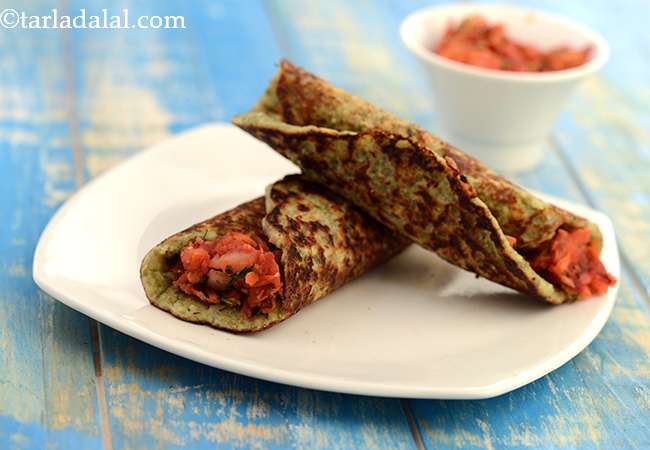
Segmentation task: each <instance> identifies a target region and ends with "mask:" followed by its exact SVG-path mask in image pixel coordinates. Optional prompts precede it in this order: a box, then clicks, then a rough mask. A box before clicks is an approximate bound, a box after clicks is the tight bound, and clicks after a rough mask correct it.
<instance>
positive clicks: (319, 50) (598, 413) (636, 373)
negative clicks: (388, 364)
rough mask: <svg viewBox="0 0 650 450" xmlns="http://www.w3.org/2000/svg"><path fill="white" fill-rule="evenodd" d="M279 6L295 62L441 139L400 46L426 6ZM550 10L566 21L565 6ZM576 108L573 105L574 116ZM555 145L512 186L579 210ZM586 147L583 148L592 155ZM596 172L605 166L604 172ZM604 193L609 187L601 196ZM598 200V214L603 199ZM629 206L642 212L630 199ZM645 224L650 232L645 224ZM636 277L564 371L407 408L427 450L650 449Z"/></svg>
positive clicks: (644, 328)
mask: <svg viewBox="0 0 650 450" xmlns="http://www.w3.org/2000/svg"><path fill="white" fill-rule="evenodd" d="M273 4H274V5H275V8H274V9H273V10H272V17H275V18H274V23H275V24H276V26H275V27H276V29H277V30H281V32H282V33H284V37H283V38H282V39H280V42H287V44H285V45H287V53H288V55H289V56H290V57H291V59H292V60H294V61H297V62H298V63H300V64H304V65H305V66H307V67H308V68H310V69H311V70H313V71H315V72H316V73H319V74H321V75H322V76H323V77H325V78H327V79H329V80H332V81H334V82H335V83H337V84H339V85H340V86H342V87H345V88H347V89H350V90H352V91H353V92H355V93H357V94H359V95H361V96H363V97H366V98H368V99H370V100H373V101H375V102H377V103H379V104H382V105H383V106H384V107H386V108H388V109H390V110H392V111H393V112H396V113H398V114H400V115H402V116H404V117H407V118H410V119H411V120H414V121H417V122H420V123H422V124H424V125H427V126H428V127H429V128H431V129H433V130H435V113H434V111H433V107H432V104H431V102H430V101H429V97H428V96H427V95H428V91H427V90H426V88H425V87H423V83H422V81H421V79H420V73H419V71H418V70H417V69H416V68H414V67H412V65H411V64H410V63H409V62H408V59H407V55H406V54H405V53H406V52H405V51H404V50H403V49H401V48H396V47H395V39H397V38H396V35H395V34H396V32H395V30H396V29H397V25H398V23H399V20H400V19H401V18H402V17H404V16H405V15H406V14H407V13H408V12H409V11H412V10H414V9H417V8H418V7H420V6H421V2H412V3H411V2H399V3H398V2H379V3H373V4H372V6H371V5H369V4H368V3H365V4H358V3H355V4H354V5H344V4H343V2H329V3H328V6H327V8H326V10H325V11H324V10H323V8H322V5H319V6H312V8H298V5H297V4H291V3H287V2H278V3H273ZM551 6H555V8H556V10H557V11H558V12H560V13H561V12H562V11H561V9H560V5H559V4H555V5H551ZM387 68H390V69H389V70H387ZM579 95H580V94H579ZM579 101H581V100H580V98H578V99H574V100H573V102H572V105H570V106H569V109H568V111H572V108H575V107H574V106H573V104H575V102H579ZM565 115H566V114H565ZM558 130H559V134H560V135H561V136H563V138H564V139H567V138H569V137H570V136H579V134H580V133H579V130H577V129H574V130H568V129H567V128H562V127H560V128H558ZM612 138H613V139H616V138H620V139H625V134H624V133H620V132H619V133H618V134H617V135H613V136H612ZM554 142H555V141H554V140H551V141H549V143H548V145H547V155H546V158H545V159H544V161H543V163H542V165H541V166H540V167H538V168H537V169H536V170H534V171H531V172H528V173H523V174H519V175H517V176H515V180H516V181H518V182H519V183H521V184H523V185H525V186H527V187H530V188H534V189H537V190H542V191H546V192H549V193H551V194H554V195H557V196H561V197H565V198H569V199H571V200H574V201H579V202H583V203H586V202H588V201H592V200H593V199H592V198H591V197H589V198H585V196H584V195H583V190H584V187H585V186H588V188H587V189H590V188H591V184H589V183H587V182H585V181H584V180H583V179H582V172H581V171H578V174H579V175H578V176H577V178H576V177H575V176H574V174H573V173H572V172H571V171H569V170H568V169H567V167H566V165H565V158H566V153H565V149H564V148H562V149H559V148H557V147H556V146H554V145H553V143H554ZM590 148H592V147H590V146H589V145H585V144H584V143H583V149H584V152H585V153H586V154H588V151H589V149H590ZM592 159H593V158H592ZM633 160H634V159H633ZM634 161H636V162H637V164H639V165H640V167H647V164H646V165H642V164H644V161H643V160H642V159H639V158H637V159H636V160H634ZM599 164H602V166H603V167H605V166H606V164H608V163H607V162H605V161H601V162H600V163H599ZM609 164H611V161H610V162H609ZM609 170H610V171H614V170H616V169H612V168H610V169H609ZM637 170H638V171H641V170H642V169H641V168H638V169H637ZM604 173H605V172H604ZM608 186H609V184H607V182H606V181H604V180H603V187H604V188H605V189H607V187H608ZM621 189H624V188H621ZM588 194H590V195H591V191H589V192H588ZM593 195H594V196H595V198H596V201H595V203H596V205H598V204H599V203H598V199H599V198H600V197H599V195H600V194H599V193H598V192H595V193H593ZM623 197H625V195H623ZM625 198H626V200H627V201H628V202H631V203H632V204H638V203H634V202H635V199H634V197H625ZM639 220H640V221H641V222H642V224H647V223H648V222H647V219H646V220H645V221H643V220H642V219H639ZM646 241H647V240H646ZM640 251H643V250H640ZM634 261H635V262H636V259H634ZM635 267H636V265H635ZM630 276H631V274H630V273H629V272H627V271H626V272H625V274H624V276H623V280H622V282H621V283H622V286H621V291H620V294H619V300H618V305H617V307H616V308H615V310H614V313H613V316H612V319H611V320H610V322H609V323H608V324H607V325H606V327H605V329H604V330H603V332H602V333H601V334H600V335H599V337H598V338H597V339H596V340H595V341H594V343H593V344H592V345H591V346H590V347H588V348H587V349H586V350H585V351H584V352H583V353H581V354H580V355H579V356H578V357H577V358H575V359H574V360H573V361H571V362H569V363H567V364H565V365H564V366H563V367H562V368H560V369H559V370H557V371H555V372H553V373H551V374H550V375H548V376H546V377H544V378H542V379H541V380H539V381H537V382H535V383H533V384H531V385H529V386H526V387H524V388H521V389H519V390H517V391H515V392H513V393H510V394H507V395H504V396H501V397H499V398H496V399H491V400H486V401H472V402H468V401H419V400H418V401H412V402H410V404H411V408H412V410H413V414H414V416H415V418H416V421H417V423H418V425H419V428H420V432H421V434H422V437H423V440H424V443H425V446H426V447H427V448H488V449H491V448H549V447H551V448H626V447H628V448H643V447H645V446H648V445H650V429H649V427H648V420H647V418H648V417H649V416H650V404H649V402H648V400H649V399H650V381H649V378H648V373H647V370H648V369H647V367H648V364H647V359H648V356H650V341H648V330H650V318H649V315H648V307H647V305H646V304H645V303H644V301H643V293H642V292H641V291H639V290H638V289H637V286H636V285H635V283H634V282H633V281H632V280H631V278H630Z"/></svg>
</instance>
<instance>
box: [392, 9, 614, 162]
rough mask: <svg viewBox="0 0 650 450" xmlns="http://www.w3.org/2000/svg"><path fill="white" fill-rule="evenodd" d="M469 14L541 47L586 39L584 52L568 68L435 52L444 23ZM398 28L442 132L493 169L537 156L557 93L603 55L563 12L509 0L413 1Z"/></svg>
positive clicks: (600, 41) (560, 96) (594, 38)
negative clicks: (503, 67)
mask: <svg viewBox="0 0 650 450" xmlns="http://www.w3.org/2000/svg"><path fill="white" fill-rule="evenodd" d="M470 14H480V15H481V16H483V17H484V18H485V19H486V20H488V21H489V22H490V23H502V24H504V26H505V31H506V34H507V35H508V37H510V38H512V39H513V40H515V41H517V42H520V43H523V44H528V45H533V46H535V47H536V48H539V49H542V50H548V49H550V48H553V47H557V46H560V45H568V46H571V47H572V48H584V46H586V45H591V47H592V56H591V59H590V60H589V61H588V62H587V63H585V64H583V65H581V66H579V67H576V68H573V69H567V70H561V71H556V72H543V73H523V72H506V71H498V70H490V69H482V68H479V67H474V66H470V65H467V64H462V63H458V62H455V61H452V60H450V59H447V58H443V57H441V56H438V55H437V54H435V53H434V52H433V49H434V48H435V46H436V44H437V42H438V41H439V39H440V38H442V36H443V34H444V32H445V30H446V27H447V24H448V23H449V22H450V21H451V22H452V23H454V24H458V23H459V22H460V20H462V19H463V18H464V17H466V16H468V15H470ZM401 36H402V41H403V42H404V44H405V45H406V47H407V48H408V49H409V50H410V51H411V52H412V53H413V54H414V55H415V56H416V58H417V59H418V61H419V62H420V63H421V65H422V67H423V68H424V70H425V72H426V74H427V77H428V79H429V81H430V82H431V85H432V86H433V94H434V101H435V106H436V108H437V110H438V112H439V114H440V125H441V130H442V137H443V138H445V139H446V140H448V141H449V142H451V143H452V144H454V145H456V146H457V147H459V148H461V149H462V150H464V151H466V152H468V153H470V154H473V155H474V156H476V157H477V158H479V159H480V160H481V161H483V162H484V163H486V164H487V165H488V166H490V167H492V168H494V169H495V170H497V171H516V170H523V169H528V168H531V167H533V166H534V165H535V164H536V163H537V162H538V161H539V160H540V159H541V157H542V149H543V144H544V140H545V139H546V137H547V136H548V135H549V133H550V130H551V128H552V126H553V122H554V120H555V118H556V116H557V114H558V112H559V111H560V109H561V108H562V106H563V104H564V102H565V100H566V99H567V98H568V97H569V95H570V94H571V92H572V91H573V89H574V88H575V87H576V85H577V84H578V82H579V81H580V80H582V79H583V78H585V77H586V76H587V75H590V74H592V73H594V72H596V71H597V70H598V69H600V68H601V67H602V66H603V65H604V64H605V62H606V61H607V59H608V57H609V46H608V45H607V42H606V41H605V39H604V38H603V37H602V36H601V35H599V34H598V33H596V32H594V31H592V30H589V29H587V28H586V27H584V26H582V25H580V24H578V23H576V22H573V21H570V20H568V19H564V18H561V17H557V16H554V15H551V14H547V13H542V12H539V11H534V10H530V9H525V8H518V7H514V6H509V5H446V6H434V7H430V8H425V9H421V10H419V11H416V12H415V13H413V14H411V15H410V16H408V17H407V18H406V19H405V20H404V21H403V22H402V25H401Z"/></svg>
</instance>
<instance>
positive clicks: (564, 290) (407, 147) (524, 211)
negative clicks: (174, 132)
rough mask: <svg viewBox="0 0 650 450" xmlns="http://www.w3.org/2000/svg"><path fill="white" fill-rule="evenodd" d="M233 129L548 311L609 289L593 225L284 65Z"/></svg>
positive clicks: (395, 227) (418, 239) (418, 131)
mask: <svg viewBox="0 0 650 450" xmlns="http://www.w3.org/2000/svg"><path fill="white" fill-rule="evenodd" d="M233 123H234V124H235V125H237V126H239V127H241V128H242V129H244V130H246V131H247V132H249V133H250V134H252V135H253V136H255V137H257V138H259V139H261V140H262V141H264V142H266V143H267V144H268V145H270V146H271V147H272V148H273V149H275V150H276V151H278V152H279V153H280V154H282V155H284V156H285V157H287V158H288V159H290V160H291V161H293V162H294V163H295V164H297V165H298V166H299V167H300V168H301V169H302V171H303V174H304V176H305V177H307V178H309V179H311V180H313V181H315V182H318V183H320V184H322V185H324V186H327V187H328V188H329V189H331V190H333V191H334V192H336V193H338V194H340V195H342V196H343V197H345V198H346V199H348V200H349V201H351V202H352V203H354V204H356V205H357V206H359V207H360V208H362V209H363V210H364V211H366V212H367V213H369V214H370V215H371V216H373V217H374V218H376V219H377V220H379V221H380V222H382V223H383V224H384V225H386V226H388V227H389V228H391V229H392V230H394V231H396V232H399V233H401V234H402V235H404V236H407V237H409V238H410V239H412V240H413V241H414V242H416V243H418V244H420V245H422V246H423V247H425V248H428V249H430V250H433V251H435V252H436V253H437V254H438V255H440V256H441V257H442V258H444V259H445V260H447V261H449V262H450V263H452V264H455V265H457V266H459V267H461V268H463V269H466V270H469V271H472V272H474V273H476V274H478V275H480V276H483V277H485V278H487V279H489V280H492V281H494V282H497V283H500V284H502V285H505V286H508V287H510V288H513V289H515V290H517V291H520V292H523V293H527V294H530V295H533V296H536V297H539V298H542V299H544V300H546V301H548V302H550V303H563V302H566V301H572V300H575V299H577V298H578V297H586V296H590V295H593V294H595V293H602V291H603V289H604V290H605V291H606V289H607V286H608V285H609V284H611V283H612V282H613V281H612V280H613V278H612V277H611V276H609V275H608V274H607V272H606V271H605V270H604V268H603V267H602V263H600V260H599V258H598V254H599V252H600V249H601V245H602V237H601V233H600V230H599V229H598V227H597V225H595V224H593V223H591V222H589V221H587V220H586V219H584V218H582V217H578V216H576V215H574V214H572V213H570V212H568V211H565V210H563V209H561V208H559V207H557V206H554V205H551V204H549V203H546V202H544V201H542V200H540V199H538V198H537V197H535V196H534V195H532V194H531V193H529V192H527V191H525V190H524V189H522V188H521V187H519V186H516V185H514V184H512V183H511V182H509V181H508V180H506V179H504V178H502V177H500V176H498V175H496V174H495V173H494V172H492V171H491V170H490V169H488V168H486V167H485V166H484V165H482V164H481V163H480V162H479V161H477V160H476V159H474V158H472V157H470V156H468V155H466V154H464V153H463V152H461V151H460V150H458V149H456V148H454V147H452V146H451V145H449V144H447V143H446V142H443V141H441V140H440V139H438V138H436V137H434V136H433V135H431V134H430V133H428V132H427V131H425V130H424V129H422V128H420V127H418V126H416V125H413V124H410V123H408V122H406V121H403V120H401V119H399V118H397V117H395V116H393V115H392V114H390V113H388V112H385V111H382V110H381V109H379V108H377V107H375V106H373V105H371V104H370V103H367V102H365V101H363V100H361V99H360V98H358V97H355V96H353V95H352V94H349V93H347V92H345V91H343V90H341V89H338V88H336V87H334V86H332V85H331V84H329V83H327V82H326V81H324V80H322V79H320V78H318V77H316V76H314V75H312V74H310V73H308V72H306V71H304V70H302V69H300V68H298V67H296V66H293V65H292V64H290V63H289V62H287V61H283V62H282V63H281V64H280V69H279V71H278V73H277V75H276V76H275V77H274V78H273V80H272V81H271V83H270V85H269V87H268V88H267V90H266V92H265V93H264V94H263V96H262V98H261V99H260V100H259V102H258V103H257V105H255V107H254V108H253V110H252V111H251V112H249V113H245V114H242V115H240V116H238V117H235V118H234V119H233ZM567 254H568V255H569V256H566V255H567ZM567 261H569V262H570V263H571V264H569V262H567ZM576 261H577V262H576ZM580 261H582V262H580ZM531 262H532V263H533V265H534V266H535V267H536V269H537V270H535V269H533V267H531ZM581 264H582V266H581ZM567 266H570V267H569V268H567ZM576 268H577V269H576ZM578 269H579V270H578ZM608 277H609V278H608ZM592 280H593V282H592Z"/></svg>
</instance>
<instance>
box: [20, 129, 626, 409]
mask: <svg viewBox="0 0 650 450" xmlns="http://www.w3.org/2000/svg"><path fill="white" fill-rule="evenodd" d="M233 128H235V127H233V126H232V125H230V124H228V123H225V122H213V123H208V124H203V125H200V126H197V127H193V128H190V129H188V130H186V131H183V132H182V133H178V134H175V135H173V136H171V137H169V138H168V139H164V140H162V141H160V142H158V143H156V144H154V145H151V146H149V147H146V148H144V149H143V150H141V151H139V152H138V153H136V154H135V155H133V156H131V157H129V158H126V159H125V160H124V161H121V162H120V163H118V164H117V165H116V166H115V167H113V168H111V169H109V170H107V171H106V172H104V173H102V174H100V175H99V176H97V177H95V178H93V179H92V180H90V181H89V182H87V183H86V184H84V185H83V186H82V187H81V188H80V189H78V190H77V191H75V192H74V193H73V194H72V195H71V196H70V197H69V198H68V199H67V200H66V201H65V202H64V204H63V205H61V206H60V207H59V208H58V209H57V211H56V212H55V213H54V214H53V215H52V217H51V218H50V220H49V221H48V223H47V225H46V226H45V228H44V229H43V231H42V233H41V235H40V237H39V240H38V243H37V245H36V248H35V251H34V258H33V263H32V276H33V279H34V282H35V283H36V285H37V286H38V287H39V288H40V289H41V290H42V291H44V292H45V293H46V294H48V295H49V296H51V297H52V298H54V299H55V300H57V301H59V302H61V303H63V304H64V305H66V306H68V307H70V308H72V309H74V310H76V311H78V312H81V313H82V314H84V315H86V316H88V317H90V318H92V319H94V320H96V321H98V322H100V323H102V324H104V325H106V326H109V327H111V328H114V329H116V330H118V331H120V332H122V333H124V334H127V335H129V336H131V337H133V338H136V339H138V340H140V341H143V342H145V343H147V344H149V345H152V346H154V347H157V348H160V349H163V350H165V351H168V352H170V353H173V354H175V355H179V356H181V357H184V358H187V359H189V360H192V361H195V362H198V363H201V364H205V365H207V366H211V367H215V368H217V369H221V370H226V371H229V372H233V373H237V374H240V375H245V376H250V377H254V378H258V379H262V380H266V381H270V382H276V383H281V384H285V385H291V386H298V387H302V388H308V389H316V390H321V391H328V392H339V393H345V394H355V395H367V396H377V397H399V398H421V399H444V400H452V399H455V400H478V399H487V398H492V397H497V396H499V395H503V394H506V393H508V392H511V391H513V390H515V389H518V388H520V387H522V386H525V385H527V384H529V383H531V382H533V381H535V380H538V379H539V378H541V377H543V376H544V375H546V374H548V373H550V372H552V371H554V370H556V369H558V368H559V367H561V366H562V365H564V364H566V363H567V362H568V361H570V360H571V359H573V358H574V357H575V356H577V355H578V354H579V353H580V352H582V351H583V350H584V349H585V348H586V347H587V346H588V345H589V344H590V343H591V342H592V341H593V340H594V339H595V338H596V336H597V335H598V334H599V333H600V331H601V330H602V328H603V327H604V326H605V323H606V322H607V320H608V319H609V317H610V315H611V312H612V310H613V308H614V305H615V304H616V301H617V297H618V295H617V294H618V290H619V286H620V275H619V282H618V283H617V284H616V285H615V286H614V287H612V288H610V291H609V293H608V295H607V297H608V298H609V297H610V296H611V298H612V300H607V301H606V302H605V304H604V305H603V307H602V308H601V309H600V310H598V312H597V313H596V315H595V317H594V318H593V319H592V322H591V323H590V325H589V332H587V333H585V334H583V335H582V336H581V337H580V338H579V339H576V340H575V341H573V342H572V343H571V344H570V345H568V346H567V347H566V348H565V349H564V350H562V351H560V352H557V353H555V354H554V355H552V356H550V357H548V358H547V359H546V360H545V361H542V362H540V363H539V364H538V365H537V366H536V367H535V368H532V369H528V370H524V371H522V372H519V373H517V374H515V375H512V376H510V377H508V378H505V379H503V380H500V381H497V382H494V383H488V384H485V385H481V386H469V387H462V388H459V387H449V388H445V387H440V386H436V387H432V386H426V385H425V386H413V385H408V386H403V385H399V384H395V383H378V382H360V381H356V380H346V379H345V378H343V377H332V376H319V375H318V374H314V373H308V372H293V371H290V370H283V369H278V368H274V367H268V366H265V365H263V364H257V363H250V362H247V361H242V360H238V359H235V358H231V357H224V356H223V355H220V354H216V353H213V352H210V351H207V350H202V349H201V348H199V347H195V346H193V345H190V344H189V343H185V342H183V341H181V340H176V339H173V338H170V337H168V336H166V335H163V334H160V333H156V332H154V331H152V330H149V329H147V328H145V327H142V326H140V325H138V324H137V323H135V322H132V321H128V320H123V318H121V317H120V316H117V315H115V314H114V313H112V312H110V311H107V310H98V309H94V308H90V307H87V305H86V303H84V302H83V301H81V300H78V299H75V298H72V296H68V295H66V294H65V293H64V292H62V291H60V290H59V289H58V288H57V287H56V283H54V282H53V280H50V279H48V277H47V275H46V271H45V265H46V263H45V262H44V261H43V256H42V253H43V248H44V246H46V245H47V243H48V242H49V241H51V240H52V237H51V234H52V233H53V231H52V230H53V229H54V228H55V227H56V224H57V223H58V222H59V221H60V220H61V219H62V218H63V217H64V216H65V215H66V213H67V211H69V210H70V209H71V208H73V207H74V206H75V204H76V203H77V202H78V201H79V199H80V198H81V197H82V196H84V195H86V194H87V192H88V191H89V190H91V189H92V188H93V187H94V186H95V184H97V182H98V181H99V180H103V179H105V178H106V177H109V176H112V175H113V174H114V173H115V172H116V171H118V170H123V168H124V167H127V166H129V165H132V164H134V163H135V162H137V161H138V160H139V159H140V158H142V157H144V156H145V155H150V154H152V153H154V152H156V151H157V150H158V149H159V148H160V147H164V146H167V145H169V142H170V141H173V140H180V139H183V138H185V137H186V136H188V135H191V134H195V133H197V132H201V131H205V130H210V129H215V130H216V129H230V130H231V129H233ZM528 190H529V191H530V192H533V193H535V194H536V195H539V196H540V197H543V198H547V199H550V200H551V201H553V202H554V203H555V202H557V203H560V204H565V205H567V204H568V205H571V206H577V207H578V208H586V209H589V210H591V211H593V212H595V213H597V214H598V215H600V216H601V218H602V219H603V221H604V222H605V223H606V225H607V227H608V228H609V229H610V230H609V231H611V233H612V234H613V235H614V237H615V236H616V235H615V232H614V227H613V224H612V221H611V219H610V218H609V217H608V216H607V215H606V214H604V213H603V212H601V211H598V210H595V209H593V208H591V207H589V206H585V205H580V204H577V203H574V202H572V201H569V200H566V199H562V198H557V197H554V196H552V195H549V194H545V193H540V192H537V191H535V190H531V189H528ZM612 246H613V247H612V249H611V250H612V252H613V253H614V254H615V256H616V261H617V266H618V267H617V269H618V268H620V254H619V252H618V243H617V240H616V239H614V240H613V242H612ZM159 312H160V313H162V314H167V313H164V312H163V311H159Z"/></svg>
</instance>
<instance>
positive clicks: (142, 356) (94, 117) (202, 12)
mask: <svg viewBox="0 0 650 450" xmlns="http://www.w3.org/2000/svg"><path fill="white" fill-rule="evenodd" d="M80 4H81V2H79V5H80ZM83 4H84V6H85V7H86V8H87V9H88V10H90V9H91V8H94V7H97V8H99V7H100V6H99V4H100V2H94V3H92V5H88V2H83ZM79 5H77V4H75V5H74V7H73V9H74V8H76V7H77V6H79ZM125 5H127V6H128V7H129V11H130V15H131V16H137V15H140V14H147V15H151V14H174V15H176V14H182V15H185V17H186V25H187V29H186V30H183V31H181V30H176V31H163V32H159V31H151V30H139V31H137V30H132V31H127V32H122V33H119V34H118V35H116V34H114V33H110V32H92V33H88V32H83V31H80V32H75V34H74V40H73V46H74V55H75V60H76V61H78V62H79V66H78V67H77V69H76V74H77V94H76V98H77V103H76V104H77V109H78V111H79V112H78V115H79V117H80V124H81V127H80V129H81V130H80V142H81V153H82V160H83V162H84V168H85V171H84V172H85V176H86V177H92V176H95V175H97V174H98V173H100V172H101V171H103V170H105V169H106V168H107V167H109V166H111V165H112V164H113V163H115V162H117V161H119V160H121V159H123V158H124V157H125V156H127V155H130V154H132V153H133V152H135V151H137V150H139V149H141V148H143V147H145V146H147V145H149V144H151V143H152V142H156V141H159V140H162V139H164V138H165V137H166V136H168V135H169V134H171V133H173V132H175V131H178V130H181V129H184V128H187V127H189V126H192V125H196V124H199V123H203V122H205V121H209V120H214V119H220V120H227V119H229V117H230V116H231V115H233V114H235V113H238V112H241V111H243V110H246V109H248V108H249V107H250V106H251V104H252V103H253V102H254V100H255V99H256V98H257V96H258V95H259V94H260V93H261V91H262V89H263V88H264V85H265V83H266V82H267V81H268V79H269V78H270V76H271V75H272V73H273V72H274V70H275V67H274V64H275V63H276V62H277V60H278V59H279V57H280V55H279V52H278V49H277V47H276V45H275V40H274V37H273V35H272V34H271V30H270V27H269V25H268V22H267V21H266V18H265V15H264V10H263V9H262V7H261V5H260V4H259V3H257V2H234V1H233V2H225V3H218V4H217V3H210V2H201V3H196V2H195V3H193V4H192V6H193V7H192V8H190V7H188V6H187V4H185V3H180V2H177V3H174V2H154V1H147V2H143V1H140V2H130V3H126V4H125ZM101 342H102V346H101V349H102V371H103V379H104V380H105V388H106V400H107V406H108V415H109V425H110V432H111V435H112V444H113V446H114V448H145V447H155V448H181V447H184V446H187V447H192V448H214V447H218V448H278V449H280V448H288V447H294V448H328V449H329V448H363V447H377V448H378V447H386V448H410V447H412V446H413V440H412V437H411V434H410V431H409V427H408V424H407V421H406V419H405V416H404V414H403V411H402V409H401V406H400V402H399V400H393V399H375V398H365V397H355V396H347V395H336V394H326V393H320V392H315V391H310V390H305V389H297V388H292V387H285V386H280V385H276V384H273V383H267V382H261V381H255V380H252V379H249V378H247V377H241V376H236V375H233V374H229V373H226V372H223V371H219V370H215V369H212V368H208V367H205V366H202V365H199V364H195V363H192V362H190V361H187V360H184V359H181V358H177V357H175V356H173V355H170V354H168V353H165V352H162V351H159V350H156V349H153V348H151V347H149V346H147V345H145V344H142V343H140V342H138V341H135V340H133V339H131V338H129V337H126V336H124V335H122V334H120V333H118V332H115V331H113V330H111V329H108V328H105V327H102V328H101Z"/></svg>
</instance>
